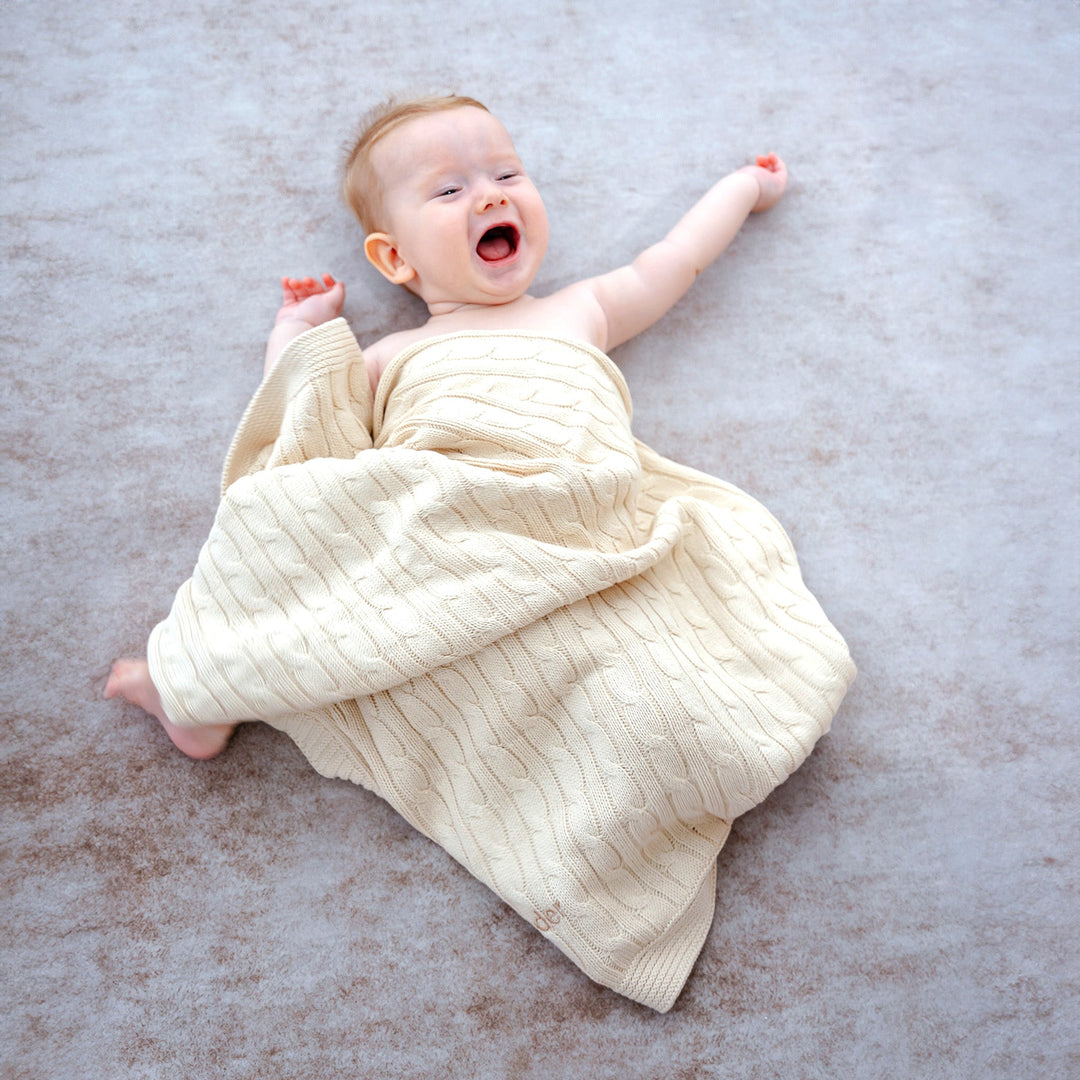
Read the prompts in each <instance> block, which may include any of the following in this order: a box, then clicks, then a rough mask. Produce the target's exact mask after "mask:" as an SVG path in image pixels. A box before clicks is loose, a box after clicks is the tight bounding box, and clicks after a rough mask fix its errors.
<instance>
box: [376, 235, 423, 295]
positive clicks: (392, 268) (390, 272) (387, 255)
mask: <svg viewBox="0 0 1080 1080" xmlns="http://www.w3.org/2000/svg"><path fill="white" fill-rule="evenodd" d="M364 254H365V255H366V256H367V257H368V262H370V263H371V265H372V266H374V267H375V269H376V270H378V271H379V273H380V274H382V276H383V277H384V278H386V280H387V281H389V282H392V283H393V284H394V285H405V284H406V283H408V282H410V281H412V279H413V278H414V277H416V271H415V270H414V269H413V268H412V267H411V266H410V265H409V264H408V263H407V262H406V261H405V260H404V259H403V258H402V257H401V253H400V252H399V251H398V249H397V247H396V246H395V245H394V239H393V237H392V236H390V235H389V234H388V233H382V232H373V233H368V234H367V236H365V237H364Z"/></svg>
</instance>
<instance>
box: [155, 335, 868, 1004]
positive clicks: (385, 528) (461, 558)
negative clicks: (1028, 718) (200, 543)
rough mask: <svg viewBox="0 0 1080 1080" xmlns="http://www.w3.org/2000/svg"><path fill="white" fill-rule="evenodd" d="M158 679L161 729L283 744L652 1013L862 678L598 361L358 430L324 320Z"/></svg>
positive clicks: (496, 374) (575, 361) (293, 360)
mask: <svg viewBox="0 0 1080 1080" xmlns="http://www.w3.org/2000/svg"><path fill="white" fill-rule="evenodd" d="M149 657H150V667H151V673H152V676H153V679H154V681H155V683H156V684H157V686H158V688H159V689H160V691H161V696H162V699H163V702H164V705H165V710H166V713H167V714H168V716H169V717H170V719H172V720H173V721H175V722H176V723H178V724H188V725H196V724H206V723H220V722H229V721H236V720H244V719H251V718H259V719H262V720H266V721H268V722H269V723H271V724H273V725H274V726H275V727H278V728H281V729H283V730H284V731H286V732H288V734H289V735H290V736H291V737H292V738H293V739H294V740H295V741H296V742H297V744H298V745H299V747H300V749H301V750H302V751H303V752H304V754H305V755H306V756H307V757H308V758H309V760H310V761H311V763H312V764H313V765H314V767H315V768H316V769H317V770H318V771H319V772H321V773H323V774H325V775H327V776H333V777H345V778H347V779H349V780H352V781H354V782H356V783H359V784H362V785H364V786H365V787H368V788H370V789H372V790H373V791H375V792H377V793H378V794H379V795H381V796H382V797H383V798H385V799H387V800H388V801H389V802H390V803H391V804H392V805H393V806H394V807H395V808H396V809H397V810H398V811H400V812H401V814H403V815H404V817H405V818H406V819H407V820H408V821H410V822H411V823H412V824H413V825H414V826H415V827H416V828H417V829H419V830H420V831H421V832H423V833H425V834H426V835H427V836H429V837H431V838H432V839H433V840H435V841H436V842H437V843H439V844H441V845H442V846H443V847H444V848H445V849H446V850H447V851H448V852H450V854H451V855H453V856H454V858H456V859H458V860H459V861H460V862H461V863H462V864H463V865H464V866H465V867H467V868H468V869H469V870H470V871H471V872H472V873H473V874H475V875H476V876H477V877H478V878H479V879H480V880H481V881H483V882H485V883H486V884H487V885H489V886H490V887H491V888H492V889H493V890H495V892H496V893H498V895H499V896H501V897H502V898H503V899H504V900H505V901H506V902H507V903H508V904H509V905H510V906H511V907H513V908H514V909H515V910H516V911H517V912H518V913H519V914H520V915H522V916H523V917H524V918H525V919H528V920H529V921H530V922H532V923H534V925H536V927H537V928H538V929H539V930H540V931H541V932H542V933H544V934H545V935H546V936H547V937H549V938H550V939H551V940H552V941H553V942H554V943H555V944H556V945H557V946H558V947H559V948H560V949H562V951H563V952H564V953H566V954H567V956H569V957H570V958H571V959H572V960H573V961H574V962H575V963H576V964H578V965H579V966H580V967H581V969H582V970H583V971H584V972H585V973H586V974H587V975H589V976H590V977H591V978H593V979H595V980H596V981H597V982H600V983H602V984H604V985H606V986H610V987H612V988H614V989H615V990H617V991H618V992H619V993H621V994H625V995H626V996H628V997H630V998H633V999H634V1000H636V1001H640V1002H643V1003H644V1004H646V1005H648V1006H651V1007H652V1008H654V1009H658V1010H660V1011H665V1010H667V1009H669V1008H670V1007H671V1005H672V1004H673V1002H674V1001H675V998H676V997H677V996H678V993H679V991H680V990H681V988H682V986H683V983H684V982H685V980H686V978H687V976H688V974H689V972H690V969H691V967H692V965H693V963H694V960H695V958H696V957H697V954H698V952H699V951H700V949H701V945H702V943H703V941H704V939H705V934H706V932H707V930H708V928H709V925H710V923H711V920H712V914H713V904H714V894H715V869H716V856H717V853H718V852H719V850H720V848H721V846H722V845H723V843H724V841H725V839H726V838H727V835H728V830H729V828H730V823H731V820H732V819H733V818H734V817H736V816H737V815H739V814H741V813H743V812H744V811H746V810H749V809H750V808H751V807H752V806H754V805H756V804H757V803H759V802H761V800H762V799H764V798H765V797H766V796H767V795H768V794H769V792H770V791H772V789H773V788H774V787H776V786H777V785H778V784H780V783H781V782H782V781H783V780H784V779H786V778H787V777H788V776H789V775H790V774H791V773H792V772H793V771H794V770H795V769H796V768H797V767H798V766H799V764H800V762H802V760H803V759H804V758H805V757H806V755H807V754H808V753H809V752H810V750H811V748H812V747H813V745H814V742H815V741H816V740H817V739H818V737H819V736H820V735H822V734H823V733H824V732H825V731H826V730H827V729H828V726H829V722H830V720H831V718H832V716H833V713H834V712H835V711H836V708H837V706H838V705H839V704H840V701H841V699H842V698H843V696H844V693H845V691H846V689H847V687H848V685H849V683H850V682H851V680H852V678H853V676H854V670H855V669H854V667H853V665H852V663H851V660H850V658H849V656H848V652H847V649H846V647H845V645H844V642H843V640H842V639H841V638H840V636H839V634H837V632H836V631H835V630H834V629H833V627H832V626H831V625H830V624H829V622H828V621H827V619H826V618H825V615H824V614H823V612H822V611H821V608H820V607H819V606H818V604H817V602H816V601H815V600H814V598H813V597H812V596H811V595H810V594H809V593H808V592H807V590H806V588H805V586H804V585H803V582H802V579H801V577H800V574H799V568H798V564H797V563H796V560H795V555H794V552H793V551H792V548H791V544H790V542H789V541H788V539H787V536H786V535H785V534H784V532H783V530H782V529H781V528H780V526H779V525H778V524H777V523H776V521H775V520H774V519H773V518H772V517H771V516H770V515H769V513H768V512H767V511H766V510H765V509H764V508H763V507H762V506H761V505H760V504H758V503H757V502H755V501H754V500H753V499H751V498H750V497H749V496H747V495H745V494H744V493H743V492H741V491H739V490H738V489H736V488H734V487H732V486H731V485H729V484H725V483H723V482H721V481H719V480H715V479H712V478H711V477H708V476H705V475H703V474H701V473H698V472H695V471H693V470H690V469H687V468H684V467H682V466H679V465H676V464H674V463H672V462H670V461H667V460H666V459H664V458H662V457H660V456H659V455H658V454H656V453H654V452H653V451H651V450H649V449H648V448H647V447H645V446H643V445H642V444H641V443H638V442H636V441H635V439H634V438H633V436H632V435H631V432H630V401H629V396H628V393H627V390H626V384H625V382H624V381H623V378H622V376H621V375H620V373H619V371H618V370H617V369H616V368H615V366H614V365H613V364H612V362H611V361H610V360H609V359H608V358H607V357H606V356H604V355H603V354H602V353H600V352H598V351H597V350H595V349H593V348H591V347H590V346H587V345H583V344H579V343H576V342H573V341H565V340H561V339H557V338H553V337H545V336H542V335H535V334H523V333H516V332H504V333H496V334H478V333H461V334H452V335H448V336H444V337H439V338H435V339H432V340H428V341H424V342H422V343H420V344H419V345H416V346H413V347H411V348H409V349H407V350H406V351H405V352H404V353H402V354H401V355H400V356H398V357H397V358H396V359H395V360H394V362H393V363H392V364H391V365H390V367H389V368H387V370H386V372H385V373H384V374H383V377H382V379H381V381H380V383H379V387H378V393H377V395H376V399H375V401H374V402H372V400H371V393H370V389H369V386H368V378H367V374H366V372H365V370H364V365H363V362H362V358H361V355H360V350H359V347H358V346H357V344H356V341H355V339H354V338H353V336H352V334H351V332H350V331H349V330H348V328H347V326H346V324H345V322H344V321H343V320H341V319H338V320H335V321H334V322H331V323H327V324H325V325H323V326H320V327H317V328H316V329H314V330H312V331H310V332H308V333H306V334H304V335H303V336H302V337H300V338H298V339H297V340H295V341H294V342H292V343H291V344H290V346H289V347H288V349H287V350H286V351H285V353H284V354H283V355H282V357H281V359H280V360H279V362H278V364H277V366H276V367H275V368H274V369H273V370H272V371H271V373H270V375H269V376H268V377H267V379H266V380H265V381H264V382H263V384H262V386H261V387H260V388H259V391H258V393H257V394H256V396H255V398H254V399H253V401H252V403H251V405H250V406H249V407H248V410H247V412H246V413H245V415H244V418H243V420H242V422H241V424H240V428H239V431H238V432H237V435H236V437H235V439H234V441H233V445H232V448H231V450H230V452H229V456H228V459H227V461H226V467H225V474H224V478H223V497H222V502H221V506H220V509H219V511H218V514H217V519H216V521H215V523H214V526H213V529H212V531H211V534H210V537H209V539H208V541H207V543H206V545H205V547H204V548H203V550H202V553H201V554H200V556H199V560H198V565H197V567H196V569H195V572H194V575H193V576H192V578H191V580H190V581H188V582H187V583H186V584H185V585H184V586H183V587H182V588H181V590H180V592H179V593H178V595H177V598H176V602H175V604H174V606H173V609H172V612H171V614H170V616H169V618H168V619H167V620H165V621H164V622H163V623H161V624H160V625H159V626H158V627H156V628H155V630H154V632H153V635H152V637H151V640H150V649H149Z"/></svg>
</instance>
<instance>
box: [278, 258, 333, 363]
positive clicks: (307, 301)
mask: <svg viewBox="0 0 1080 1080" xmlns="http://www.w3.org/2000/svg"><path fill="white" fill-rule="evenodd" d="M281 293H282V298H281V307H280V308H279V309H278V313H277V318H276V319H275V320H274V329H273V330H271V331H270V340H269V341H268V342H267V344H266V362H265V364H264V365H263V374H264V375H265V374H266V373H267V372H268V371H269V370H270V369H271V368H272V367H273V366H274V364H275V363H277V358H278V357H279V356H280V355H281V353H282V351H283V350H284V348H285V346H286V345H288V344H289V342H290V341H292V339H293V338H295V337H299V336H300V335H301V334H302V333H303V332H304V331H305V330H310V329H311V328H312V327H313V326H319V325H320V324H321V323H324V322H329V321H330V320H331V319H336V318H337V317H338V316H339V315H340V314H341V309H342V307H343V306H344V304H345V286H344V285H343V284H342V283H341V282H340V281H335V280H334V279H333V277H332V276H331V275H330V274H323V276H322V282H321V283H320V282H318V281H316V280H315V279H314V278H288V277H285V278H282V279H281Z"/></svg>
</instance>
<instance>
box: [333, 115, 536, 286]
mask: <svg viewBox="0 0 1080 1080" xmlns="http://www.w3.org/2000/svg"><path fill="white" fill-rule="evenodd" d="M342 188H343V193H344V196H345V201H346V202H347V203H348V205H349V207H350V208H351V209H352V211H353V212H354V213H355V214H356V216H357V218H359V220H360V223H361V225H362V226H363V228H364V230H365V232H366V234H367V236H366V238H365V241H364V250H365V253H366V254H367V257H368V258H369V259H370V260H371V262H372V264H373V265H374V266H375V268H376V269H377V270H378V271H379V272H380V273H381V274H383V276H384V277H386V278H387V280H389V281H392V282H394V283H395V284H399V285H405V286H406V287H407V288H409V289H411V290H412V291H413V292H415V293H417V295H419V296H421V297H422V298H423V299H424V300H425V301H426V302H427V303H428V305H429V306H432V305H450V306H460V305H462V304H481V305H490V304H502V303H506V302H508V301H510V300H515V299H517V298H518V297H519V296H522V295H523V294H524V293H525V292H526V291H527V289H528V287H529V285H530V284H531V282H532V280H533V278H534V277H535V276H536V272H537V271H538V270H539V268H540V263H541V261H542V259H543V256H544V252H545V251H546V250H547V239H548V228H547V215H546V213H545V211H544V204H543V202H542V201H541V199H540V195H539V193H538V192H537V190H536V188H535V187H534V186H533V184H532V181H531V180H529V178H528V176H527V175H526V174H525V171H524V169H523V167H522V165H521V161H520V160H519V159H518V156H517V153H516V151H515V150H514V144H513V142H512V141H511V139H510V136H509V135H508V134H507V132H506V129H505V128H504V127H503V126H502V124H500V123H499V121H498V120H496V119H495V117H494V116H492V115H491V113H490V112H488V110H487V109H486V108H485V107H484V106H483V105H481V104H480V102H478V101H476V100H474V99H473V98H467V97H458V96H448V97H433V98H419V99H415V100H412V101H407V102H403V103H400V104H391V105H388V106H384V107H382V108H380V109H378V110H376V111H375V112H374V113H373V114H369V116H368V117H367V118H366V122H365V126H364V128H363V130H362V132H361V134H360V136H359V137H358V138H357V140H356V142H355V143H354V144H353V146H352V148H351V150H350V152H349V155H348V157H347V159H346V163H345V175H344V180H343V185H342Z"/></svg>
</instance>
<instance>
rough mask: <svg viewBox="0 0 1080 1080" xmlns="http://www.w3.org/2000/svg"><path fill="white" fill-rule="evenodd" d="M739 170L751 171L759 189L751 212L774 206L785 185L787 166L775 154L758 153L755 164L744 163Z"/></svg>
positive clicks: (754, 212) (757, 212)
mask: <svg viewBox="0 0 1080 1080" xmlns="http://www.w3.org/2000/svg"><path fill="white" fill-rule="evenodd" d="M739 172H748V173H751V174H752V175H753V177H754V179H755V180H757V182H758V187H759V188H760V189H761V194H760V195H759V196H758V201H757V202H756V203H754V206H753V208H752V209H751V211H750V213H752V214H759V213H761V211H762V210H768V209H769V208H770V207H772V206H775V205H776V204H777V203H778V202H779V201H780V199H781V197H782V196H783V194H784V189H785V188H786V187H787V166H786V165H785V164H784V163H783V162H782V161H781V160H780V159H779V158H778V157H777V156H776V155H775V154H760V155H759V156H758V159H757V164H756V165H744V166H743V167H742V168H741V169H740V170H739Z"/></svg>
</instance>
